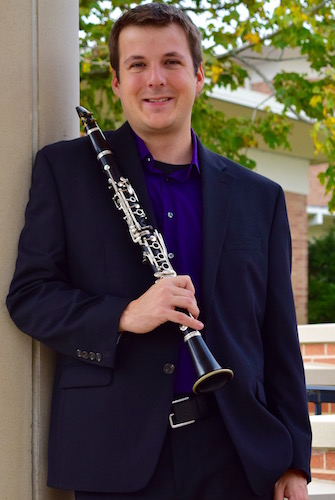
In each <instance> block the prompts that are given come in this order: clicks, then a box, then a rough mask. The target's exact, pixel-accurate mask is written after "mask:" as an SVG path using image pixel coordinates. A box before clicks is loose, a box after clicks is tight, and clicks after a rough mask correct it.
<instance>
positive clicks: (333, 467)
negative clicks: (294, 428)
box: [299, 324, 335, 482]
mask: <svg viewBox="0 0 335 500" xmlns="http://www.w3.org/2000/svg"><path fill="white" fill-rule="evenodd" d="M299 337H300V347H301V354H302V357H303V361H304V364H305V367H307V366H311V365H312V366H314V365H315V367H317V366H318V365H319V366H321V367H328V365H330V366H335V325H326V324H324V325H304V326H300V327H299ZM327 373H328V375H327V378H325V377H324V376H323V378H325V379H324V380H322V379H320V377H319V378H317V379H316V380H318V381H317V382H316V381H310V382H309V383H311V384H316V385H327V384H328V385H332V383H333V382H334V377H333V376H332V377H331V378H329V370H328V368H327ZM314 377H315V375H314ZM307 379H308V375H307ZM309 410H310V415H314V404H312V403H309ZM331 414H333V415H334V414H335V404H331V403H322V415H325V416H327V415H331ZM313 418H314V417H313ZM326 418H327V417H326ZM330 418H331V417H330ZM334 430H335V429H334ZM332 435H334V434H333V432H332ZM324 441H325V439H324ZM326 441H327V442H328V447H324V446H322V445H321V444H320V443H318V438H317V437H315V435H314V436H313V442H312V458H311V469H312V479H323V480H325V481H334V482H335V447H334V442H332V443H329V441H328V440H326ZM333 441H334V440H333Z"/></svg>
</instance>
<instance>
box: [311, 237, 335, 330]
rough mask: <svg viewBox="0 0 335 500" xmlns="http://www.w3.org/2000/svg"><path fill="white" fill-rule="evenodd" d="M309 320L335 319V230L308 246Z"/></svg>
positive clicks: (330, 320)
mask: <svg viewBox="0 0 335 500" xmlns="http://www.w3.org/2000/svg"><path fill="white" fill-rule="evenodd" d="M308 249H309V254H308V260H309V262H308V264H309V276H308V290H309V291H308V322H309V323H334V321H335V231H334V230H332V231H330V232H329V233H328V234H327V235H326V236H325V237H324V238H322V239H316V240H314V241H313V242H311V243H309V246H308Z"/></svg>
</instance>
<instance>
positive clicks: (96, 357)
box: [95, 352, 102, 363]
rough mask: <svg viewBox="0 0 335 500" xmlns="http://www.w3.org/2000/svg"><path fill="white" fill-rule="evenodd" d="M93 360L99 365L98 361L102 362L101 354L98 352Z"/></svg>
mask: <svg viewBox="0 0 335 500" xmlns="http://www.w3.org/2000/svg"><path fill="white" fill-rule="evenodd" d="M95 359H96V360H97V361H98V362H99V363H100V361H102V354H101V353H100V352H97V353H96V355H95Z"/></svg>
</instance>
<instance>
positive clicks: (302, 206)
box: [285, 192, 308, 325]
mask: <svg viewBox="0 0 335 500" xmlns="http://www.w3.org/2000/svg"><path fill="white" fill-rule="evenodd" d="M285 198H286V205H287V213H288V218H289V223H290V228H291V235H292V285H293V293H294V300H295V306H296V311H297V319H298V324H300V325H303V324H306V323H307V306H308V219H307V214H306V203H307V199H306V196H305V195H301V194H297V193H289V192H286V193H285Z"/></svg>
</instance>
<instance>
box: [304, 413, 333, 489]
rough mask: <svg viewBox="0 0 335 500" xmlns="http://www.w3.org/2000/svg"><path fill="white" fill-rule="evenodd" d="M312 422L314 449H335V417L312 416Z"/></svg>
mask: <svg viewBox="0 0 335 500" xmlns="http://www.w3.org/2000/svg"><path fill="white" fill-rule="evenodd" d="M310 420H311V426H312V433H313V449H316V448H323V449H335V415H311V416H310ZM334 485H335V483H334ZM334 499H335V496H334Z"/></svg>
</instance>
